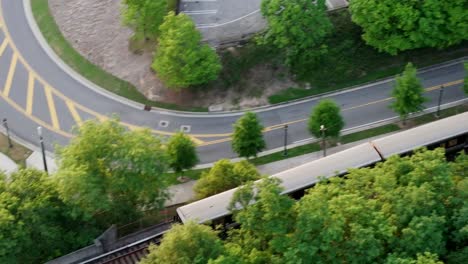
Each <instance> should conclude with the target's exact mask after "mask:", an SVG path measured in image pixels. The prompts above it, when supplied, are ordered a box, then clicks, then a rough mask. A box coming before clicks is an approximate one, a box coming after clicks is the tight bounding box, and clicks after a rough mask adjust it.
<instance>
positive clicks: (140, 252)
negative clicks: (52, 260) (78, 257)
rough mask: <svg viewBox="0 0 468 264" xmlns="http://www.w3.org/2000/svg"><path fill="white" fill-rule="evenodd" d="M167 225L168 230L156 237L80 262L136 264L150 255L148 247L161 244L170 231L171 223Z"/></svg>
mask: <svg viewBox="0 0 468 264" xmlns="http://www.w3.org/2000/svg"><path fill="white" fill-rule="evenodd" d="M167 225H168V226H167V229H166V230H164V231H162V232H160V233H158V234H156V235H153V236H150V237H147V238H144V239H142V240H139V241H137V242H134V243H132V244H129V245H127V246H124V247H120V248H117V249H115V250H112V251H110V252H107V253H105V254H102V255H99V256H97V257H94V258H92V259H89V260H86V261H84V262H80V264H136V263H138V262H139V261H140V260H141V259H142V258H144V257H145V256H146V255H147V254H148V247H149V246H150V245H151V244H156V245H159V243H161V239H162V236H163V235H164V233H166V232H167V231H168V230H169V229H170V223H168V224H167Z"/></svg>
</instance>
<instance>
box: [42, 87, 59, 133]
mask: <svg viewBox="0 0 468 264" xmlns="http://www.w3.org/2000/svg"><path fill="white" fill-rule="evenodd" d="M44 92H45V95H46V98H47V105H48V106H49V113H50V119H51V120H52V126H53V127H54V128H55V129H57V130H60V124H59V121H58V116H57V109H56V108H55V102H54V97H53V95H52V91H51V88H50V86H48V85H46V86H44Z"/></svg>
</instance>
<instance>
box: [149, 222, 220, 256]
mask: <svg viewBox="0 0 468 264" xmlns="http://www.w3.org/2000/svg"><path fill="white" fill-rule="evenodd" d="M222 252H223V245H222V243H221V240H220V239H219V238H218V236H217V234H216V232H215V231H213V230H212V229H211V227H209V226H204V225H198V224H196V223H194V222H189V223H186V224H184V225H174V226H172V228H171V230H170V231H169V232H167V233H166V234H165V235H164V237H163V239H162V241H161V245H160V246H155V245H153V246H151V247H150V253H149V255H148V256H147V257H146V258H145V259H143V260H142V261H141V262H140V263H142V264H203V263H208V260H209V259H215V258H216V257H218V256H219V255H220V254H221V253H222Z"/></svg>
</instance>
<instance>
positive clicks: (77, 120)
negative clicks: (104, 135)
mask: <svg viewBox="0 0 468 264" xmlns="http://www.w3.org/2000/svg"><path fill="white" fill-rule="evenodd" d="M66 103H67V107H68V110H69V111H70V113H71V115H72V117H73V119H74V120H75V123H76V124H78V125H81V123H83V120H82V119H81V116H80V115H79V114H78V111H76V108H75V105H74V104H73V103H72V102H71V101H70V100H67V101H66Z"/></svg>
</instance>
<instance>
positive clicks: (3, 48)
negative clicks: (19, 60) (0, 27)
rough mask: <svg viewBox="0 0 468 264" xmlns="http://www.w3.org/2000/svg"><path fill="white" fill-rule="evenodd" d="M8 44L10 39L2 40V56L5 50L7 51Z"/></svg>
mask: <svg viewBox="0 0 468 264" xmlns="http://www.w3.org/2000/svg"><path fill="white" fill-rule="evenodd" d="M7 44H8V40H7V39H6V38H5V39H4V40H3V42H2V45H1V46H0V57H1V56H2V55H3V52H5V49H6V47H7Z"/></svg>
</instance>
